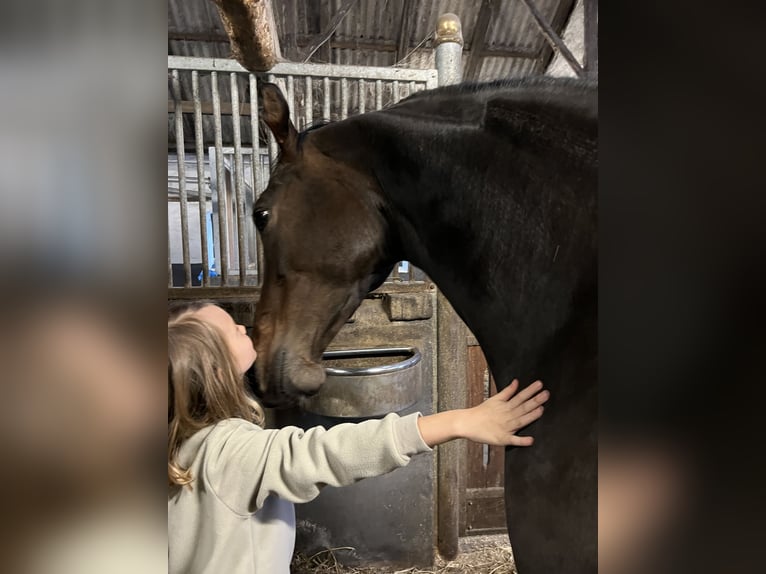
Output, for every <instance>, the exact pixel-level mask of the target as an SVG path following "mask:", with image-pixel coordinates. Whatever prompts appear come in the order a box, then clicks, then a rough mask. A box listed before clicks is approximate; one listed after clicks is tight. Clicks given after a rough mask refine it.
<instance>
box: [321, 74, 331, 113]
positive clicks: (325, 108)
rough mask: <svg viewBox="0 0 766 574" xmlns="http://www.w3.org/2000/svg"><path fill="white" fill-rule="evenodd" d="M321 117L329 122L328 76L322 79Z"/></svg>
mask: <svg viewBox="0 0 766 574" xmlns="http://www.w3.org/2000/svg"><path fill="white" fill-rule="evenodd" d="M322 96H323V97H322V119H323V120H324V121H326V122H329V121H330V119H331V117H330V78H328V77H327V76H325V77H324V78H323V79H322Z"/></svg>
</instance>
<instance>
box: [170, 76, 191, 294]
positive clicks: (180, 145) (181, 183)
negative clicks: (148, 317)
mask: <svg viewBox="0 0 766 574" xmlns="http://www.w3.org/2000/svg"><path fill="white" fill-rule="evenodd" d="M172 85H173V99H174V100H175V101H176V110H175V120H176V124H175V137H176V160H177V163H178V198H179V201H180V204H181V249H182V252H183V259H184V287H191V258H190V257H189V210H188V207H189V206H188V203H187V202H186V153H185V150H184V114H183V108H182V103H181V102H182V99H181V83H180V82H179V80H178V70H173V71H172Z"/></svg>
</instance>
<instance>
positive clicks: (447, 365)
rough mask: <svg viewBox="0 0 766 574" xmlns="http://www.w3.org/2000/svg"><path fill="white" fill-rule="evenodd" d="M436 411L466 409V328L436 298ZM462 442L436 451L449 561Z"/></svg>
mask: <svg viewBox="0 0 766 574" xmlns="http://www.w3.org/2000/svg"><path fill="white" fill-rule="evenodd" d="M436 301H437V323H436V324H437V370H436V375H437V380H438V381H439V383H438V384H439V387H438V391H437V398H438V409H437V410H438V411H439V412H442V411H446V410H450V409H458V408H464V407H465V406H466V380H465V372H466V368H467V367H466V361H467V352H466V350H467V347H466V345H465V325H464V324H463V322H462V321H461V320H460V318H459V317H458V315H457V313H455V311H454V309H453V308H452V306H451V305H450V304H449V302H448V301H447V299H446V297H444V295H443V294H442V293H441V292H439V293H438V295H437V299H436ZM465 442H466V441H462V440H460V441H451V442H448V443H446V444H443V445H440V446H439V447H437V460H438V480H437V513H438V516H437V533H438V534H437V547H438V550H439V554H441V555H442V556H443V557H444V558H445V559H447V560H452V559H453V558H455V557H456V556H457V553H458V538H459V535H460V524H461V506H462V501H463V495H464V490H465V486H464V484H465V476H464V470H463V467H464V465H465Z"/></svg>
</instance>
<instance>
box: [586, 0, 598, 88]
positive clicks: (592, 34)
mask: <svg viewBox="0 0 766 574" xmlns="http://www.w3.org/2000/svg"><path fill="white" fill-rule="evenodd" d="M583 28H584V31H583V32H584V36H585V57H584V58H583V67H584V68H585V74H586V75H587V76H589V77H593V78H598V0H584V1H583Z"/></svg>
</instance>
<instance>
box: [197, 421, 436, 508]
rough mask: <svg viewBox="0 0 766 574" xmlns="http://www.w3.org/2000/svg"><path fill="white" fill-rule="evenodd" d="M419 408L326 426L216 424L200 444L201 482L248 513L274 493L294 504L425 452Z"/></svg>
mask: <svg viewBox="0 0 766 574" xmlns="http://www.w3.org/2000/svg"><path fill="white" fill-rule="evenodd" d="M420 416H421V415H420V413H413V414H410V415H406V416H404V417H400V416H398V415H396V414H389V415H387V416H386V417H385V418H383V419H380V420H368V421H364V422H362V423H358V424H351V423H343V424H339V425H336V426H334V427H332V428H330V429H329V430H325V429H324V428H323V427H314V428H311V429H308V430H305V431H304V430H303V429H300V428H298V427H285V428H281V429H268V430H264V429H261V428H260V427H257V426H255V425H252V424H250V423H247V422H245V421H238V420H229V421H225V422H223V423H219V425H217V428H216V432H213V433H211V434H210V436H209V437H208V440H207V441H206V442H207V443H208V444H207V445H206V447H205V449H204V450H205V451H206V452H205V462H204V464H203V473H204V479H205V482H206V486H207V487H208V488H210V489H211V490H212V491H213V492H214V493H215V494H216V496H218V498H219V499H220V500H221V501H222V502H223V503H224V504H226V505H227V506H228V507H229V509H231V510H232V511H233V512H236V513H239V514H247V513H252V512H255V511H256V510H258V509H259V508H260V507H261V506H263V503H264V500H266V498H267V497H268V496H269V495H271V494H274V495H276V496H278V497H280V498H282V499H284V500H288V501H290V502H294V503H300V502H308V501H310V500H312V499H313V498H315V497H316V496H317V495H318V494H319V491H320V489H321V488H322V487H323V486H326V485H330V486H345V485H349V484H353V483H354V482H357V481H358V480H361V479H363V478H368V477H372V476H379V475H381V474H385V473H387V472H390V471H392V470H394V469H396V468H399V467H402V466H405V465H406V464H407V463H408V462H409V461H410V458H411V457H412V456H413V455H415V454H418V453H421V452H429V451H431V450H432V449H431V448H430V447H429V446H428V445H427V444H426V443H425V442H424V441H423V438H422V436H421V435H420V431H419V429H418V425H417V419H418V417H420Z"/></svg>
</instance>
